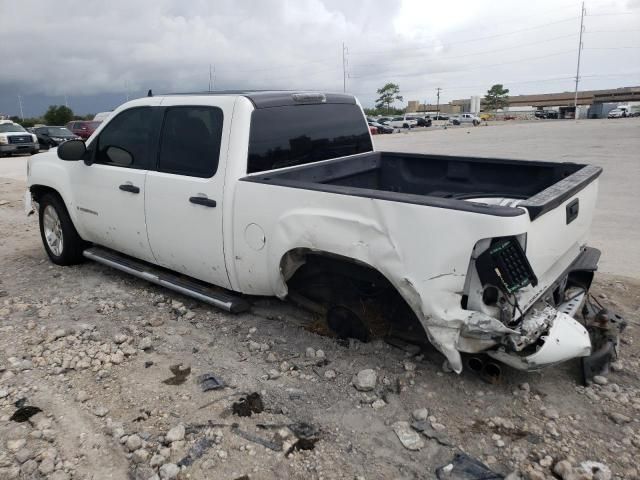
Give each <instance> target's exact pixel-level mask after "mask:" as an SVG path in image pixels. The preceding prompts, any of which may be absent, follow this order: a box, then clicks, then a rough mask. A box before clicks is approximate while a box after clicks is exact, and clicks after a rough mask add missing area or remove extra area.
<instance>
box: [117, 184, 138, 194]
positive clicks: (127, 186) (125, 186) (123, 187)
mask: <svg viewBox="0 0 640 480" xmlns="http://www.w3.org/2000/svg"><path fill="white" fill-rule="evenodd" d="M118 188H119V189H120V190H122V191H123V192H130V193H140V187H136V186H135V185H131V184H130V183H124V184H122V185H120V186H119V187H118Z"/></svg>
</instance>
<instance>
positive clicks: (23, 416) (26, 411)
mask: <svg viewBox="0 0 640 480" xmlns="http://www.w3.org/2000/svg"><path fill="white" fill-rule="evenodd" d="M41 411H42V410H40V408H38V407H32V406H24V407H20V408H18V409H17V410H16V411H15V412H14V413H13V415H11V418H9V420H11V421H12V422H18V423H22V422H26V421H27V420H29V419H30V418H31V417H33V416H34V415H35V414H36V413H40V412H41Z"/></svg>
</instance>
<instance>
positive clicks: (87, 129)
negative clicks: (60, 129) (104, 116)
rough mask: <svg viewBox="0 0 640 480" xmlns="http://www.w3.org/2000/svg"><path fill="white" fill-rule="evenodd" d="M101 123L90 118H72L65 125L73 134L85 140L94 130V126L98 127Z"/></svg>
mask: <svg viewBox="0 0 640 480" xmlns="http://www.w3.org/2000/svg"><path fill="white" fill-rule="evenodd" d="M101 123H102V122H92V121H90V120H74V121H73V122H69V123H67V124H66V125H65V127H67V128H68V129H69V130H71V131H72V132H73V133H74V134H75V135H78V136H79V137H82V138H83V139H85V140H86V139H87V138H89V137H90V136H91V134H92V133H93V132H95V131H96V128H98V125H100V124H101Z"/></svg>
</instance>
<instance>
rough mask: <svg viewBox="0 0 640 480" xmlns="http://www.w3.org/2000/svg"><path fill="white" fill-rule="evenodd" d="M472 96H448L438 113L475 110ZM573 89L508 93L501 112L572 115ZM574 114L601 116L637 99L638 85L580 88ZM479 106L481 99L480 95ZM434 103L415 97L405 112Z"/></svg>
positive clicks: (430, 108) (431, 109)
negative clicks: (540, 111) (509, 94)
mask: <svg viewBox="0 0 640 480" xmlns="http://www.w3.org/2000/svg"><path fill="white" fill-rule="evenodd" d="M476 98H478V97H471V98H470V99H461V100H452V101H451V102H449V103H447V104H441V105H440V108H439V111H440V112H442V113H450V114H457V113H467V112H472V113H478V112H477V111H474V110H475V109H476V108H477V104H476V100H475V99H476ZM574 102H575V92H561V93H543V94H536V95H513V96H510V97H509V106H508V107H507V108H505V109H504V111H505V112H512V113H527V112H530V113H531V114H533V112H535V111H536V110H543V109H545V110H546V109H552V110H556V111H557V112H558V114H559V117H560V118H573V117H574V114H575V105H574ZM577 103H578V116H579V117H580V118H604V117H606V116H607V114H608V113H609V111H610V110H612V109H614V108H615V107H616V106H618V105H619V104H622V103H624V104H635V103H640V86H636V87H624V88H613V89H606V90H583V91H580V92H578V102H577ZM481 107H484V101H483V99H481ZM435 111H436V105H433V104H427V105H425V104H421V103H420V102H419V101H417V100H410V101H409V104H408V106H407V112H411V113H414V112H435Z"/></svg>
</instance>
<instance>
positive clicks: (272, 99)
mask: <svg viewBox="0 0 640 480" xmlns="http://www.w3.org/2000/svg"><path fill="white" fill-rule="evenodd" d="M166 95H237V96H240V97H246V98H248V99H249V100H250V101H251V102H252V103H253V105H254V106H255V107H256V108H268V107H282V106H287V105H303V104H309V103H351V104H354V103H356V99H355V97H354V96H353V95H348V94H346V93H325V92H318V91H304V90H218V91H207V92H185V93H167V94H162V95H160V96H166Z"/></svg>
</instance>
